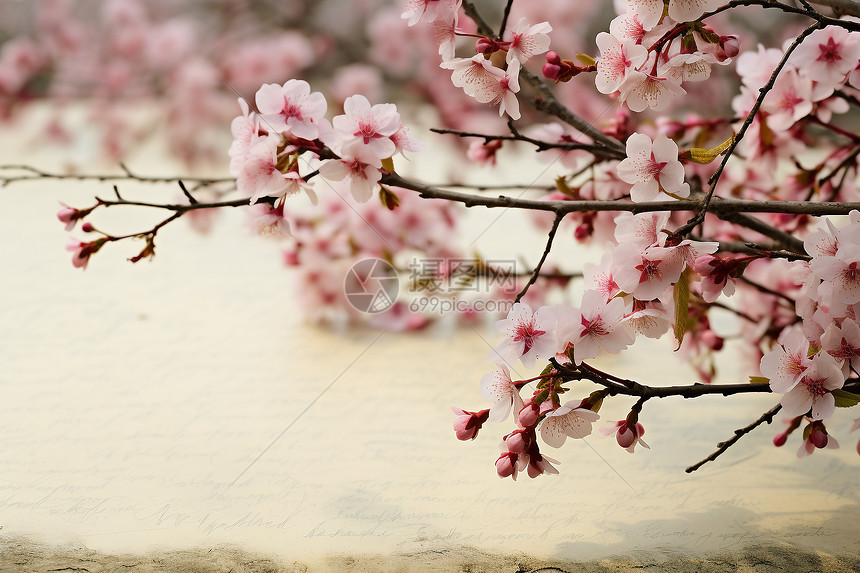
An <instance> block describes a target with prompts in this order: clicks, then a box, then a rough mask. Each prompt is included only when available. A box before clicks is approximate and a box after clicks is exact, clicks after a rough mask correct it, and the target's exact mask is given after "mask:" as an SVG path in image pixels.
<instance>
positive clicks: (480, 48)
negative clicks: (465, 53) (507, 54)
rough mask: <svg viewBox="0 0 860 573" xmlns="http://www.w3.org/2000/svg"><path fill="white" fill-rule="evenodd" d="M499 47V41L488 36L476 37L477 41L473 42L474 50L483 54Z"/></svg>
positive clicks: (488, 53) (487, 54) (490, 52)
mask: <svg viewBox="0 0 860 573" xmlns="http://www.w3.org/2000/svg"><path fill="white" fill-rule="evenodd" d="M500 49H501V46H500V45H499V43H498V42H497V41H495V40H491V39H490V38H478V41H477V42H475V51H476V52H478V53H479V54H484V55H485V56H489V55H490V54H492V53H493V52H498V51H499V50H500Z"/></svg>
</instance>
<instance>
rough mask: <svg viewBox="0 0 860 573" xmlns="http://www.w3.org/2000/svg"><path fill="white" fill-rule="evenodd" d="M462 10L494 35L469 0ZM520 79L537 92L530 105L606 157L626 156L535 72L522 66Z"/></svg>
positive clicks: (618, 143) (465, 1)
mask: <svg viewBox="0 0 860 573" xmlns="http://www.w3.org/2000/svg"><path fill="white" fill-rule="evenodd" d="M463 10H464V11H465V12H466V15H468V16H469V17H470V18H471V19H472V20H474V21H475V24H477V26H478V31H479V32H480V33H481V34H484V35H486V36H488V37H495V35H496V34H495V32H494V31H493V28H492V27H491V26H490V25H489V24H488V23H487V21H486V20H484V18H483V17H482V16H481V14H480V13H479V12H478V10H477V9H476V8H475V5H474V4H473V3H472V2H471V1H470V0H463ZM520 79H521V80H524V81H525V83H527V84H529V85H530V86H531V87H532V88H533V89H534V90H535V91H537V92H538V93H537V96H535V97H533V98H532V99H531V104H532V107H534V108H535V109H536V110H538V111H542V112H544V113H547V114H549V115H553V116H555V117H557V118H559V119H560V120H562V121H563V122H565V123H567V124H568V125H571V126H573V127H575V128H576V129H577V130H579V131H580V132H581V133H583V134H584V135H587V136H588V137H590V138H591V139H592V141H594V143H595V144H597V145H600V146H603V147H605V148H606V151H605V154H606V156H607V157H612V158H615V159H623V158H625V157H626V156H627V153H626V150H625V147H624V144H622V143H621V142H620V141H618V140H617V139H615V138H614V137H611V136H609V135H606V134H605V133H603V132H602V131H600V130H599V129H597V128H596V127H594V126H593V125H592V124H590V123H588V122H587V121H585V120H584V119H583V118H581V117H579V116H578V115H576V114H575V113H573V112H572V111H571V110H570V109H568V108H567V107H566V106H565V105H564V104H562V103H561V102H560V101H558V98H556V97H555V95H554V94H553V93H552V91H551V90H550V89H549V87H547V85H546V84H545V83H544V81H543V80H542V79H540V78H539V77H538V76H537V75H536V74H534V73H532V72H531V71H529V70H527V69H526V68H522V69H521V70H520Z"/></svg>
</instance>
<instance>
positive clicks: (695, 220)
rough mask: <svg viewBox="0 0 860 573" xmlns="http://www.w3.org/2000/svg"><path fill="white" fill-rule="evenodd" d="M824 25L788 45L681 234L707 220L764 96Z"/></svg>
mask: <svg viewBox="0 0 860 573" xmlns="http://www.w3.org/2000/svg"><path fill="white" fill-rule="evenodd" d="M804 13H805V12H804ZM823 27H824V25H823V24H822V23H821V21H818V22H816V23H815V24H812V25H811V26H809V27H808V28H806V29H805V30H804V31H803V32H801V33H800V34H799V35H798V36H797V37H796V38H795V39H794V41H793V42H792V43H791V45H790V46H789V47H788V49H786V50H785V53H784V54H783V56H782V59H781V60H780V61H779V64H777V66H776V68H775V69H774V70H773V73H772V74H771V75H770V79H769V80H768V81H767V83H766V84H765V85H764V86H762V87H761V88H760V89H759V95H758V97H756V100H755V103H754V104H753V106H752V109H751V110H750V112H749V114H747V117H746V119H745V120H744V123H743V125H741V128H740V129H739V130H738V133H737V134H736V135H735V136H734V137H733V138H732V142H731V144H730V145H729V147H728V149H726V151H725V154H724V155H723V159H722V161H720V165H719V167H717V170H716V171H715V172H714V174H713V175H711V177H710V179H708V183H709V184H710V188H709V189H708V192H707V194H706V195H705V199H704V202H703V204H702V208H701V209H700V210H699V211H698V212H697V213H696V215H695V216H694V217H692V218H691V219H690V220H689V221H687V222H686V223H685V224H684V225H682V226H681V227H680V228H679V229H678V230H677V233H678V234H679V235H687V234H689V233H690V232H691V231H692V230H693V229H695V228H696V227H697V226H699V225H700V224H701V223H702V221H704V220H705V214H706V213H707V212H708V207H709V205H710V203H711V199H712V198H713V197H714V191H715V190H716V188H717V183H719V181H720V177H721V176H722V174H723V170H724V169H725V167H726V164H727V163H728V162H729V159H731V157H732V155H733V154H734V152H735V149H737V146H738V145H739V144H740V142H741V140H742V139H743V138H744V135H746V132H747V129H749V127H750V126H751V125H752V122H753V120H754V119H755V116H756V114H757V113H758V110H759V108H760V107H761V104H762V103H763V102H764V98H765V97H766V96H767V94H768V93H769V92H770V90H772V89H773V86H774V84H775V83H776V78H777V76H779V73H780V72H781V71H782V69H783V68H784V67H785V64H786V63H788V58H789V56H791V54H792V53H793V52H794V50H795V49H796V48H797V47H798V46H799V45H800V44H801V43H802V42H803V40H804V39H806V37H807V36H809V35H810V34H812V33H813V32H814V31H816V30H819V29H821V28H823Z"/></svg>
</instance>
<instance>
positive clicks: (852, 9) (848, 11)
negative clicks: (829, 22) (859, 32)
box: [809, 0, 860, 17]
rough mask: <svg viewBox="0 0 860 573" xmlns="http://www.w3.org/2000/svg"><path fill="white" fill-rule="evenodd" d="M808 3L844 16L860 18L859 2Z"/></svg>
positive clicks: (820, 0)
mask: <svg viewBox="0 0 860 573" xmlns="http://www.w3.org/2000/svg"><path fill="white" fill-rule="evenodd" d="M809 3H810V4H818V5H820V6H827V7H828V8H832V9H833V10H834V11H836V12H838V13H839V14H844V15H846V16H858V17H860V2H857V1H856V0H809Z"/></svg>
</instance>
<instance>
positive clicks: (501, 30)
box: [498, 0, 514, 40]
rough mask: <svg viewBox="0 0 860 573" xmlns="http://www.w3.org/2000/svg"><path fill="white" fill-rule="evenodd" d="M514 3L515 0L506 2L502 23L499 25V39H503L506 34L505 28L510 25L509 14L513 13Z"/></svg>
mask: <svg viewBox="0 0 860 573" xmlns="http://www.w3.org/2000/svg"><path fill="white" fill-rule="evenodd" d="M513 5H514V0H508V3H507V4H505V13H504V14H503V15H502V25H501V26H499V35H498V38H499V40H501V39H502V36H504V35H505V28H506V27H507V25H508V16H510V15H511V7H512V6H513Z"/></svg>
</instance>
